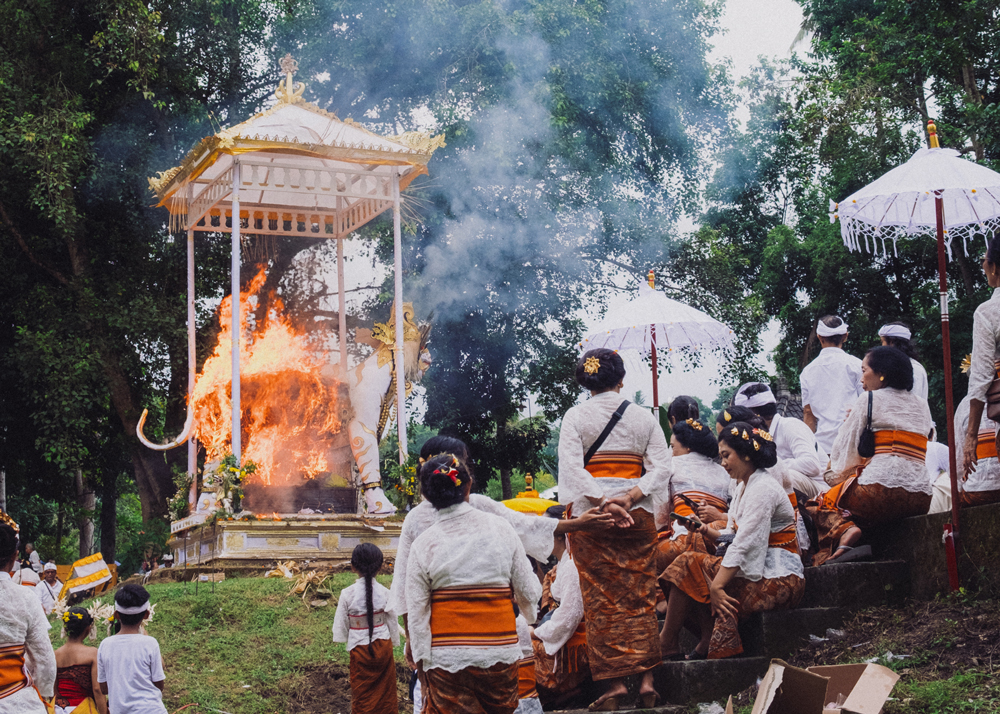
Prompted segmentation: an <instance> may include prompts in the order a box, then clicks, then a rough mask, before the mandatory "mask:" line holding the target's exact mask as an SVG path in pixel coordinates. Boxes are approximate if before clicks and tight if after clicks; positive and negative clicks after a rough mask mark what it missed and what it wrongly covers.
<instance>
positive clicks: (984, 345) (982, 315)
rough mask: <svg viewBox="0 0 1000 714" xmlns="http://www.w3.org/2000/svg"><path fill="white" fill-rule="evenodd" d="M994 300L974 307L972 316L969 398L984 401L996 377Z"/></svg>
mask: <svg viewBox="0 0 1000 714" xmlns="http://www.w3.org/2000/svg"><path fill="white" fill-rule="evenodd" d="M994 312H995V310H994V300H993V299H992V298H991V299H990V300H987V301H986V302H984V303H983V304H982V305H980V306H979V307H977V308H976V312H975V314H974V315H973V318H972V363H971V365H970V367H969V398H970V399H978V400H979V401H981V402H985V401H986V390H987V389H989V388H990V383H991V382H992V381H993V378H994V377H996V371H995V369H994V367H993V361H994V359H995V355H996V351H997V334H996V333H997V326H996V325H995V324H993V323H994V320H993V319H992V318H993V315H994Z"/></svg>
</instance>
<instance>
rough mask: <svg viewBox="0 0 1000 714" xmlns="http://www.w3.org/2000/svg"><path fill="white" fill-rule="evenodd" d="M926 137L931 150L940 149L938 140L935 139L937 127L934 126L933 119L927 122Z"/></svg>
mask: <svg viewBox="0 0 1000 714" xmlns="http://www.w3.org/2000/svg"><path fill="white" fill-rule="evenodd" d="M927 136H928V138H929V139H930V144H931V148H932V149H940V148H941V145H940V144H939V143H938V138H937V125H936V124H934V120H933V119H928V120H927Z"/></svg>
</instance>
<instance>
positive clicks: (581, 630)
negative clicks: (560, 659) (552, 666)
mask: <svg viewBox="0 0 1000 714" xmlns="http://www.w3.org/2000/svg"><path fill="white" fill-rule="evenodd" d="M586 646H587V622H586V620H580V624H579V625H577V626H576V629H575V630H574V631H573V634H572V635H570V637H569V639H568V640H566V644H564V645H563V647H586Z"/></svg>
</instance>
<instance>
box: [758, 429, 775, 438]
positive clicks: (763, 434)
mask: <svg viewBox="0 0 1000 714" xmlns="http://www.w3.org/2000/svg"><path fill="white" fill-rule="evenodd" d="M753 433H754V436H759V437H760V438H761V439H763V440H764V441H774V437H773V436H771V432H769V431H764V430H763V429H754V430H753Z"/></svg>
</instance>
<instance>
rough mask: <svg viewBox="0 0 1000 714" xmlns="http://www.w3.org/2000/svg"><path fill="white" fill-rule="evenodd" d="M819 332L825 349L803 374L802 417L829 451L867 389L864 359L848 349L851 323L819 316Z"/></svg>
mask: <svg viewBox="0 0 1000 714" xmlns="http://www.w3.org/2000/svg"><path fill="white" fill-rule="evenodd" d="M816 336H817V337H819V344H820V346H821V347H822V349H821V350H820V352H819V355H817V356H816V359H814V360H813V361H812V362H810V363H809V364H807V365H806V367H805V369H803V370H802V374H801V376H800V377H799V383H800V384H801V385H802V411H803V415H802V421H804V422H805V423H806V424H807V425H808V426H809V428H810V429H812V430H813V432H815V434H816V442H817V443H818V444H819V448H820V449H821V450H822V452H823V454H829V453H830V450H831V449H832V448H833V441H834V439H836V438H837V430H838V429H840V425H841V424H843V423H844V418H845V417H846V416H847V410H848V409H849V408H850V405H851V404H853V403H854V402H855V401H856V400H857V398H858V397H860V396H861V393H862V391H864V390H862V389H861V360H859V359H858V358H857V357H854V356H852V355H849V354H847V353H846V352H844V349H843V347H844V343H845V342H847V323H846V322H844V321H843V320H842V319H841V318H839V317H837V316H836V315H826V316H824V317H821V318H820V319H819V322H817V323H816ZM823 460H825V458H823Z"/></svg>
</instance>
